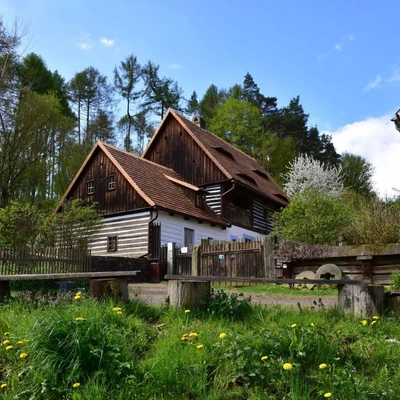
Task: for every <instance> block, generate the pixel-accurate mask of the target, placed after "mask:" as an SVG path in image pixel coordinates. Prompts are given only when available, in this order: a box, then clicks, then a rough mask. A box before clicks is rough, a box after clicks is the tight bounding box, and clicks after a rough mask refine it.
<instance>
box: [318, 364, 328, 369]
mask: <svg viewBox="0 0 400 400" xmlns="http://www.w3.org/2000/svg"><path fill="white" fill-rule="evenodd" d="M327 366H328V365H327V364H324V363H323V364H319V369H325V368H326V367H327Z"/></svg>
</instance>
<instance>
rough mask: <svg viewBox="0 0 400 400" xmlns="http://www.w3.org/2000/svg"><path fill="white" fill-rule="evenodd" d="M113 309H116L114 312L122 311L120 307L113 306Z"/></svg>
mask: <svg viewBox="0 0 400 400" xmlns="http://www.w3.org/2000/svg"><path fill="white" fill-rule="evenodd" d="M113 311H116V312H118V311H122V308H121V307H114V308H113Z"/></svg>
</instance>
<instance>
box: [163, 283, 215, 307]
mask: <svg viewBox="0 0 400 400" xmlns="http://www.w3.org/2000/svg"><path fill="white" fill-rule="evenodd" d="M210 287H211V282H204V281H191V280H190V281H189V280H188V281H185V280H170V281H169V282H168V296H169V304H170V305H171V306H173V307H185V308H195V307H199V306H201V305H203V304H208V301H209V299H210Z"/></svg>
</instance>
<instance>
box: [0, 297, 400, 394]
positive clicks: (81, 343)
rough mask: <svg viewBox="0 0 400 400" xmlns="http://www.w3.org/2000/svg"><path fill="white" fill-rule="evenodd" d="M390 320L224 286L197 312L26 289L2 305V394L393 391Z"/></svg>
mask: <svg viewBox="0 0 400 400" xmlns="http://www.w3.org/2000/svg"><path fill="white" fill-rule="evenodd" d="M399 322H400V321H399V318H398V317H397V316H395V315H391V314H389V315H384V316H373V317H371V318H367V319H361V318H356V317H353V316H349V315H343V314H341V313H340V312H339V311H338V310H336V309H328V310H327V309H304V308H303V309H302V310H299V309H290V308H282V307H278V306H269V307H266V306H259V305H252V303H251V300H250V299H249V298H247V297H245V296H241V295H240V294H229V295H228V294H227V293H226V292H224V291H223V290H217V291H214V293H213V298H212V300H211V302H210V304H209V305H208V306H207V307H206V306H204V307H200V308H199V309H196V310H195V309H193V310H188V309H187V310H185V309H173V308H168V307H166V306H165V307H158V306H151V305H148V304H144V303H141V302H140V301H131V302H129V303H119V302H118V301H115V300H112V299H108V300H105V301H100V302H99V301H96V300H94V299H91V298H90V297H88V296H87V294H85V292H83V293H81V292H74V293H48V294H37V293H33V292H29V291H26V292H21V293H18V294H17V295H15V296H14V297H13V298H11V299H8V300H6V301H4V302H3V303H1V304H0V335H1V344H0V398H1V399H5V400H11V399H12V400H15V399H27V400H28V399H35V400H36V399H39V400H40V399H43V400H53V399H54V400H56V399H57V400H59V399H73V400H81V399H82V400H83V399H87V400H89V399H90V400H99V399H107V400H113V399H120V400H126V399H138V400H147V399H154V400H161V399H180V400H185V399H187V400H189V399H193V400H194V399H205V400H239V399H243V400H245V399H250V400H256V399H257V400H258V399H281V400H283V399H285V400H288V399H291V400H302V399H324V398H330V399H351V400H354V399H360V400H361V399H380V398H385V399H398V398H400V394H399V393H400V370H399V368H398V366H399V364H400V323H399ZM398 339H399V340H398Z"/></svg>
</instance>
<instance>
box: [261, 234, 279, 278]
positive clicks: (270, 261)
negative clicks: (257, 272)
mask: <svg viewBox="0 0 400 400" xmlns="http://www.w3.org/2000/svg"><path fill="white" fill-rule="evenodd" d="M274 246H275V236H271V235H268V236H267V237H265V238H264V240H263V242H262V250H261V251H262V253H261V259H262V263H263V264H264V265H263V273H264V276H263V278H267V279H275V278H276V268H275V254H274Z"/></svg>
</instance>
